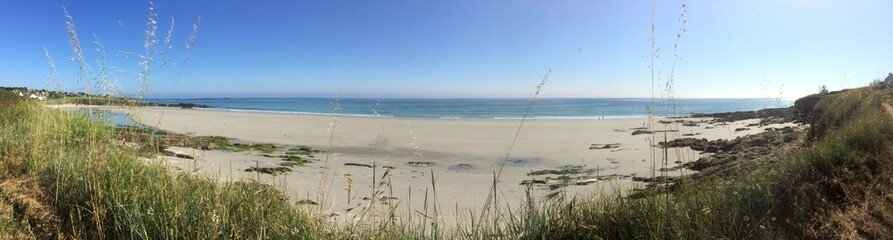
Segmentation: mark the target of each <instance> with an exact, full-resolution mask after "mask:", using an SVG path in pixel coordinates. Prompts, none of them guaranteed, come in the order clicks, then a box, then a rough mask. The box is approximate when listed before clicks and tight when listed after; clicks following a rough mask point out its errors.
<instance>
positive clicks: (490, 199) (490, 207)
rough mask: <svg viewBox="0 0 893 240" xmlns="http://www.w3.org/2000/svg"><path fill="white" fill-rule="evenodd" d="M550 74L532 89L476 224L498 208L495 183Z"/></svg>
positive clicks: (549, 72)
mask: <svg viewBox="0 0 893 240" xmlns="http://www.w3.org/2000/svg"><path fill="white" fill-rule="evenodd" d="M551 74H552V69H549V70H548V71H546V74H545V75H544V76H543V79H542V80H540V82H539V83H537V85H536V87H535V88H534V92H533V94H532V95H531V98H530V102H528V104H527V107H526V108H525V109H524V115H522V116H521V121H520V123H519V124H518V128H517V130H516V131H515V135H514V137H512V142H511V144H509V146H508V149H507V151H506V153H505V156H504V157H503V158H502V161H500V163H499V170H498V171H497V172H495V173H494V177H493V186H491V187H490V193H488V195H487V198H486V199H487V200H486V202H484V206H483V209H481V214H480V219H479V220H478V222H480V223H482V222H484V218H486V217H488V216H490V215H489V213H490V211H495V210H496V208H498V207H499V206H498V205H497V191H498V190H497V188H498V187H497V183H498V182H499V177H500V176H501V175H502V170H503V168H505V163H506V162H507V161H508V159H509V158H510V157H511V154H512V151H513V150H514V148H515V143H517V142H518V136H520V135H521V129H523V128H524V123H525V122H527V117H528V116H529V115H530V110H531V109H533V105H534V104H536V102H537V101H538V100H539V94H540V91H541V90H542V89H543V86H545V85H546V81H548V80H549V75H551Z"/></svg>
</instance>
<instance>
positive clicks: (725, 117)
mask: <svg viewBox="0 0 893 240" xmlns="http://www.w3.org/2000/svg"><path fill="white" fill-rule="evenodd" d="M691 116H692V117H696V118H716V119H717V121H719V122H734V121H741V120H747V119H764V118H778V119H781V120H780V121H783V122H792V121H794V120H796V118H797V110H796V109H795V108H794V107H786V108H767V109H762V110H757V111H739V112H725V113H695V114H692V115H691Z"/></svg>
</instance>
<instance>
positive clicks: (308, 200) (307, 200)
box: [295, 199, 319, 205]
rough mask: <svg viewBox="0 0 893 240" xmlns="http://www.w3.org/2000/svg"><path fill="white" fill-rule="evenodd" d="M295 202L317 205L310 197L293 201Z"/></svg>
mask: <svg viewBox="0 0 893 240" xmlns="http://www.w3.org/2000/svg"><path fill="white" fill-rule="evenodd" d="M295 204H299V205H319V204H317V203H316V202H314V201H313V200H310V199H304V200H301V201H297V202H295Z"/></svg>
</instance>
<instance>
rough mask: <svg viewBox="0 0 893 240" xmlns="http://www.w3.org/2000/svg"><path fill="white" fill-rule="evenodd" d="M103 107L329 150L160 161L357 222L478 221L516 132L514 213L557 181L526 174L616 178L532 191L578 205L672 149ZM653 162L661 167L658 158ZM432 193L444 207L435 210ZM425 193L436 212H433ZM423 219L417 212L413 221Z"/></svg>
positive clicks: (146, 119) (499, 127)
mask: <svg viewBox="0 0 893 240" xmlns="http://www.w3.org/2000/svg"><path fill="white" fill-rule="evenodd" d="M98 108H102V109H106V110H112V111H118V112H124V113H127V114H129V115H131V116H133V117H134V118H135V120H137V121H138V122H140V123H142V124H145V125H149V126H154V127H157V128H160V129H163V130H167V131H173V132H178V133H191V134H195V135H197V136H204V135H211V136H225V137H229V138H234V139H238V140H239V141H245V142H251V143H274V144H281V145H288V146H310V147H313V148H316V149H321V150H327V153H319V154H316V156H315V157H316V158H318V159H320V161H318V162H314V163H311V164H309V165H308V166H305V167H295V168H293V169H294V171H293V172H291V173H289V174H286V175H278V176H271V175H266V174H262V175H261V174H257V173H250V172H245V171H244V170H245V169H246V168H250V167H254V166H261V167H264V166H270V167H275V166H279V163H282V161H281V160H280V159H278V158H268V157H263V156H260V155H261V154H260V153H252V152H241V153H239V152H225V151H202V150H196V149H188V148H172V149H170V150H172V151H176V152H183V153H186V154H189V155H192V156H196V159H195V160H189V159H179V158H174V157H163V158H161V159H163V161H162V162H163V163H164V164H168V165H170V166H171V167H173V168H175V169H180V170H182V171H195V172H199V173H203V174H205V175H207V176H210V177H213V178H219V179H221V180H232V179H234V180H249V179H250V180H259V181H262V182H265V183H269V184H271V185H274V186H276V187H279V188H281V189H282V190H283V191H285V192H286V193H287V194H288V195H289V196H290V197H291V199H292V200H294V201H300V200H304V199H310V200H314V201H320V202H319V204H320V205H318V206H309V205H307V206H308V207H309V208H311V209H312V210H318V211H319V212H321V213H325V214H327V215H330V216H332V220H333V221H338V222H350V221H357V220H358V219H360V218H361V216H362V215H363V214H361V213H362V212H363V211H364V209H366V208H367V207H368V206H369V205H370V201H369V200H364V198H365V199H369V198H372V197H373V195H374V196H376V197H377V198H381V197H384V196H392V197H393V198H391V200H392V202H391V203H392V204H395V205H396V206H397V207H396V209H397V215H399V216H407V215H406V214H407V213H409V212H416V211H418V212H422V213H424V212H426V211H427V213H428V214H429V215H431V214H432V213H433V208H432V206H438V207H439V208H438V209H437V210H438V215H439V217H438V218H441V219H442V221H444V222H448V223H449V222H454V221H455V219H456V215H457V214H459V215H461V216H460V217H461V218H467V217H468V215H469V214H470V213H474V214H479V213H480V211H481V209H482V206H483V205H484V203H485V202H486V199H487V196H488V194H489V193H490V190H491V187H492V185H493V184H492V182H493V178H494V175H495V174H496V172H498V171H499V170H500V165H501V164H500V163H501V162H502V160H503V159H505V155H506V153H507V152H509V148H510V146H511V145H512V142H513V139H514V137H515V134H516V133H519V134H518V137H517V141H516V142H515V144H514V147H513V148H512V149H511V153H510V155H509V157H508V159H509V162H508V163H507V164H505V166H504V167H503V168H502V169H503V170H502V174H501V176H499V182H498V189H499V194H498V196H499V197H500V205H504V204H508V205H511V206H517V204H518V203H520V202H521V201H522V200H523V199H525V198H526V189H527V187H526V186H524V185H521V184H520V183H521V181H523V180H525V179H544V178H545V177H547V176H548V177H553V178H554V177H557V176H556V175H541V176H528V175H527V174H528V173H529V172H531V171H536V170H545V169H558V168H560V167H562V166H566V165H580V166H583V168H584V169H598V170H597V171H596V172H593V173H590V174H589V175H592V176H596V175H598V176H612V175H616V176H617V177H616V178H608V179H605V180H601V181H596V182H595V183H592V184H588V185H580V186H574V185H572V186H569V187H566V188H561V189H559V190H552V189H549V188H547V187H543V186H537V187H534V188H532V192H531V194H532V195H533V196H535V197H536V198H537V199H542V198H543V196H545V195H547V194H550V193H553V192H556V191H561V190H565V192H566V193H567V194H566V196H567V199H570V198H573V197H576V198H577V199H581V198H596V197H599V196H603V195H604V194H614V193H623V190H626V189H629V188H631V187H635V186H636V185H641V184H640V183H638V182H633V181H631V178H630V176H641V177H650V176H652V174H655V173H656V174H661V173H660V172H659V171H658V170H657V169H656V168H660V167H662V166H661V156H663V152H662V151H663V150H662V149H659V148H652V147H650V143H651V140H650V139H649V138H651V137H652V136H654V137H656V138H659V139H656V140H655V141H654V143H655V144H656V143H657V142H659V141H663V140H664V134H663V133H660V134H655V135H650V134H641V135H635V136H633V135H632V134H631V133H632V132H633V130H631V129H632V128H637V127H643V126H646V124H647V122H648V120H647V119H603V120H527V121H526V122H525V123H524V125H523V128H521V130H520V132H518V129H519V125H520V124H521V121H520V120H452V119H451V120H435V119H404V118H364V117H342V116H339V117H333V116H311V115H295V114H274V113H255V112H235V111H220V110H200V109H179V108H148V107H147V108H143V109H141V110H135V109H125V108H117V107H98ZM140 111H141V112H140ZM140 116H141V117H140ZM692 120H695V121H701V120H704V119H692ZM756 121H757V120H747V121H738V122H733V123H729V124H728V125H720V124H707V123H701V124H699V126H692V127H688V126H682V125H681V124H678V123H674V124H660V123H658V122H657V120H655V123H654V124H655V129H676V130H678V132H675V133H668V134H666V137H667V139H668V140H672V139H675V138H679V137H682V135H683V134H696V135H695V136H692V137H697V138H707V139H709V140H713V139H720V138H725V139H729V138H735V137H738V136H743V135H746V134H753V133H758V132H762V131H763V129H764V128H766V127H781V126H783V125H770V126H763V127H752V129H751V130H747V131H735V129H736V128H742V127H745V126H746V125H747V124H750V123H755V122H756ZM333 126H334V127H333ZM610 143H619V144H620V146H619V147H618V148H612V149H592V150H591V149H590V146H591V145H592V144H610ZM652 151H653V153H654V154H655V157H654V158H652V156H651V154H652ZM667 155H668V156H669V159H668V161H667V162H668V167H673V166H677V165H680V164H681V163H684V162H690V161H695V160H697V158H698V157H699V155H700V153H699V152H696V151H693V150H691V149H689V148H684V149H683V148H673V149H670V150H669V152H668V154H667ZM326 159H328V161H326ZM652 159H655V161H656V162H652ZM411 161H426V162H433V164H432V165H431V166H429V167H416V166H410V165H408V164H407V163H408V162H411ZM345 163H360V164H369V165H372V164H373V163H374V164H375V165H376V166H377V167H376V170H375V171H374V174H375V176H373V171H372V169H370V168H368V167H360V166H345V165H344V164H345ZM460 164H468V165H460ZM469 165H470V168H468V166H469ZM384 166H390V167H393V169H391V170H390V172H389V174H388V176H387V180H388V181H390V186H387V185H385V187H384V189H383V192H382V193H379V194H373V193H372V190H371V185H372V184H373V182H375V183H378V182H379V179H380V178H381V175H382V174H383V173H384V172H385V170H386V169H385V168H384ZM432 173H433V175H434V179H433V182H434V184H432V176H431V175H432ZM687 173H690V172H688V170H675V171H671V172H668V173H667V174H669V175H678V174H687ZM373 179H374V180H373ZM320 181H323V182H325V184H323V185H328V186H326V187H324V188H323V189H322V191H321V192H325V193H328V194H325V196H326V197H325V198H319V196H320V195H318V193H319V192H320V191H319V190H320V185H321V184H320ZM435 187H436V191H435V190H434V189H435ZM435 192H436V204H432V203H434V194H435ZM426 193H427V195H428V199H427V202H428V209H427V210H426V209H425V207H424V206H425V202H426V201H425V195H426ZM320 199H322V200H320ZM376 205H378V206H376V207H375V208H376V210H377V211H382V210H384V209H387V206H386V205H384V203H383V202H380V203H377V204H376ZM373 215H374V214H373ZM417 216H419V214H414V215H413V217H417ZM366 217H368V216H366Z"/></svg>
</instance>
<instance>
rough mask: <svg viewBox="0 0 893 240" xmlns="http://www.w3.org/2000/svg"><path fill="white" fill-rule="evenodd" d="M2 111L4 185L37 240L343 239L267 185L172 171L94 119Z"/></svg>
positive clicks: (13, 108)
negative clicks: (142, 156) (59, 239)
mask: <svg viewBox="0 0 893 240" xmlns="http://www.w3.org/2000/svg"><path fill="white" fill-rule="evenodd" d="M0 106H2V107H0V153H2V158H0V164H2V169H3V171H2V181H3V184H2V185H0V188H2V192H3V193H4V195H5V196H4V197H5V198H6V199H7V201H12V205H14V206H15V207H16V208H23V209H25V210H24V212H25V214H24V216H22V218H24V219H25V220H27V221H29V222H30V224H31V225H32V226H36V228H35V234H36V235H37V236H38V237H39V238H55V237H57V236H60V235H61V236H64V237H70V238H77V239H97V238H99V239H103V238H111V239H120V238H128V239H132V238H142V239H147V238H148V239H157V238H164V239H173V238H183V239H211V238H231V239H232V238H236V239H263V238H269V239H307V238H313V239H318V238H326V237H336V236H337V235H331V234H330V233H327V232H326V227H325V226H326V225H321V224H319V223H318V222H316V221H314V220H312V218H311V217H310V216H308V215H306V214H305V213H304V212H303V211H301V210H300V209H299V208H297V207H296V206H294V205H293V204H291V203H290V202H289V201H288V200H287V199H286V197H285V196H284V195H283V194H282V193H281V192H280V191H278V190H276V189H274V188H272V187H270V186H267V185H263V184H259V183H253V182H218V181H215V180H211V179H207V178H204V177H200V176H195V175H193V174H179V175H173V174H171V173H170V172H169V171H167V170H166V168H165V167H163V166H160V165H157V164H150V163H148V162H147V161H145V160H142V159H139V158H138V157H136V156H137V155H136V154H134V153H133V152H132V151H130V150H128V149H126V148H124V147H122V145H120V144H118V143H116V142H115V140H114V139H115V138H113V136H114V130H113V129H112V128H110V127H108V126H106V125H104V124H103V123H100V122H98V121H95V120H93V119H91V118H89V117H88V116H83V115H77V114H74V115H72V114H69V113H65V112H62V111H58V110H52V109H48V108H45V107H43V106H41V105H38V104H36V103H33V102H27V101H21V102H16V103H12V102H4V103H3V104H0ZM18 195H20V196H18ZM29 201H33V202H37V203H40V204H29V203H28V202H29ZM37 205H39V206H37ZM29 212H33V214H29ZM3 226H5V224H0V227H3Z"/></svg>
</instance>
